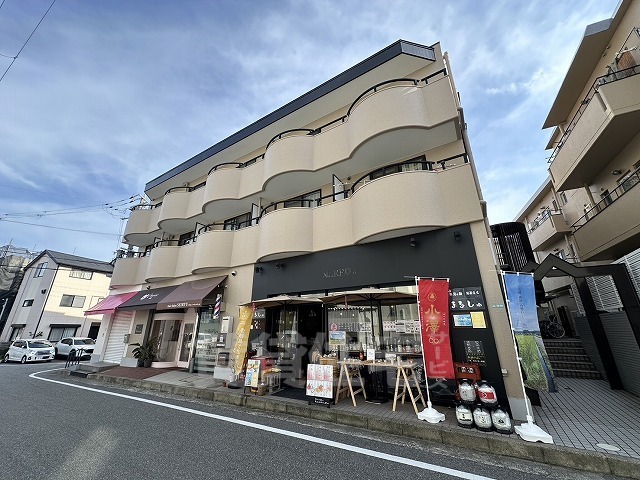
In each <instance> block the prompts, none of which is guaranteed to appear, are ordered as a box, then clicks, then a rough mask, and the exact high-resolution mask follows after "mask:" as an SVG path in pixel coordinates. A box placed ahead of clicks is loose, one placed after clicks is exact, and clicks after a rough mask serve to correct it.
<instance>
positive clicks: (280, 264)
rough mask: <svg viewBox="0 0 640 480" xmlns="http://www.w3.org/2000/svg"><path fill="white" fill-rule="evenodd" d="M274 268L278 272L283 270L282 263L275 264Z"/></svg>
mask: <svg viewBox="0 0 640 480" xmlns="http://www.w3.org/2000/svg"><path fill="white" fill-rule="evenodd" d="M276 268H277V269H278V270H284V263H276Z"/></svg>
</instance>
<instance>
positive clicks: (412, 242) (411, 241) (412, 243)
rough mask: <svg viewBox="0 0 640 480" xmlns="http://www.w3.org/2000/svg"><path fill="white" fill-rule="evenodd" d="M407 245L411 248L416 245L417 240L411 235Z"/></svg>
mask: <svg viewBox="0 0 640 480" xmlns="http://www.w3.org/2000/svg"><path fill="white" fill-rule="evenodd" d="M409 246H410V247H411V248H416V247H417V246H418V241H417V240H416V239H415V238H413V237H411V240H409Z"/></svg>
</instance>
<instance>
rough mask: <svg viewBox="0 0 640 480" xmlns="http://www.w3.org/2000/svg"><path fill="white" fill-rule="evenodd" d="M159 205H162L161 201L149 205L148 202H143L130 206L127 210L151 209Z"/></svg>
mask: <svg viewBox="0 0 640 480" xmlns="http://www.w3.org/2000/svg"><path fill="white" fill-rule="evenodd" d="M160 206H162V202H158V203H156V204H154V205H151V204H149V203H145V204H142V205H135V206H133V207H131V208H130V209H129V210H131V211H134V210H152V209H154V208H158V207H160Z"/></svg>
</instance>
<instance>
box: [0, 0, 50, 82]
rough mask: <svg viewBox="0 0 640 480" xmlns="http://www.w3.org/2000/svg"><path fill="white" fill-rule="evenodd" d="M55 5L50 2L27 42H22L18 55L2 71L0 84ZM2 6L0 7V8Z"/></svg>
mask: <svg viewBox="0 0 640 480" xmlns="http://www.w3.org/2000/svg"><path fill="white" fill-rule="evenodd" d="M54 3H56V0H53V2H51V5H49V8H47V11H46V12H44V15H42V18H41V19H40V21H39V22H38V24H37V25H36V28H34V29H33V32H31V35H29V38H27V40H26V41H25V42H24V44H23V45H22V47H21V48H20V50H19V51H18V53H16V56H15V57H13V60H11V63H10V64H9V66H8V67H7V69H6V70H5V71H4V73H3V74H2V77H0V82H2V79H3V78H4V77H5V75H6V74H7V72H8V71H9V69H10V68H11V67H12V66H13V64H14V63H15V61H16V60H17V59H18V57H19V56H20V54H21V53H22V50H24V47H26V46H27V43H29V40H31V37H33V34H34V33H36V30H37V29H38V27H39V26H40V24H41V23H42V21H43V20H44V17H46V16H47V13H49V10H51V8H52V7H53V4H54ZM2 5H4V0H3V2H2ZM2 5H0V7H2Z"/></svg>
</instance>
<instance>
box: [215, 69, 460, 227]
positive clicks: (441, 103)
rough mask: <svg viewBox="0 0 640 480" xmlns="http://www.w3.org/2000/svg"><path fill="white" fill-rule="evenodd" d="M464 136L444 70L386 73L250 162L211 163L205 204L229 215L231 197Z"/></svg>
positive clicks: (362, 166)
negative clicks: (424, 74)
mask: <svg viewBox="0 0 640 480" xmlns="http://www.w3.org/2000/svg"><path fill="white" fill-rule="evenodd" d="M459 139H460V120H459V115H458V111H457V108H456V99H455V97H454V94H453V88H452V85H451V83H450V80H449V77H448V76H447V75H446V72H445V71H444V70H443V71H440V72H437V73H436V74H434V75H432V76H430V77H428V78H425V79H422V80H413V79H399V80H391V81H387V82H384V83H382V84H379V85H376V86H374V87H372V88H370V89H369V90H367V91H365V92H363V93H362V95H360V96H359V97H358V98H356V99H355V100H354V101H353V103H352V104H351V106H350V108H349V109H348V111H347V114H346V115H344V116H342V117H340V118H337V119H334V120H333V121H331V122H329V123H327V124H326V125H323V126H321V127H318V128H315V129H306V128H300V129H293V130H287V131H285V132H282V133H280V134H278V135H276V136H275V137H273V138H272V139H271V141H270V142H269V143H268V144H267V146H266V151H265V153H264V155H263V156H261V158H259V159H258V161H256V162H254V163H252V164H251V165H249V166H246V168H245V166H244V165H241V164H229V165H225V167H224V168H214V169H212V171H211V172H210V173H209V177H208V179H207V186H206V189H205V192H204V199H203V211H204V212H206V213H207V214H208V215H209V216H211V217H215V218H224V217H225V216H230V215H232V214H234V213H233V211H232V210H233V202H234V200H237V199H245V200H248V201H252V202H255V203H258V199H259V197H265V198H274V197H285V198H286V197H288V196H292V195H295V194H296V193H298V192H300V191H301V190H304V188H305V187H307V186H308V187H309V188H311V186H313V185H319V184H322V183H323V182H324V181H325V180H326V178H327V175H328V174H336V175H338V176H344V177H346V176H349V175H351V174H353V173H354V172H362V171H367V170H370V169H373V168H376V167H379V166H381V165H384V163H385V161H386V160H387V159H388V158H402V157H409V156H411V155H416V154H418V153H419V152H424V151H428V150H431V149H434V148H436V147H439V146H441V145H446V144H449V143H451V142H454V141H456V140H459ZM235 167H239V168H235Z"/></svg>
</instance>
